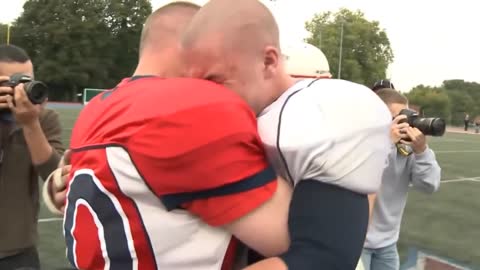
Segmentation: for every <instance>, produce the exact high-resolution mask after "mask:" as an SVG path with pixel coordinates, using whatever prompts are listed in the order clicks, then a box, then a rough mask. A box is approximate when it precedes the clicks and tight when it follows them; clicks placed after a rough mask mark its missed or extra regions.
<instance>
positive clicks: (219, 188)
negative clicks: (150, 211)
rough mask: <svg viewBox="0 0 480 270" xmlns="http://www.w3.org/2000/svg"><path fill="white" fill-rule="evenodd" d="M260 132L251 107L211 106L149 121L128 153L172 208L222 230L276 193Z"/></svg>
mask: <svg viewBox="0 0 480 270" xmlns="http://www.w3.org/2000/svg"><path fill="white" fill-rule="evenodd" d="M256 128H257V126H256V117H255V115H254V114H253V112H252V111H251V110H250V109H249V108H248V106H247V105H246V104H244V103H231V104H226V103H217V104H210V105H208V106H205V107H198V108H192V109H189V110H183V111H180V112H177V113H175V115H169V116H168V117H164V118H158V119H155V120H152V121H149V123H148V125H146V126H145V127H144V128H142V129H141V130H139V131H138V132H137V135H135V137H134V138H132V139H131V140H130V141H131V142H130V143H129V145H130V146H131V149H129V152H130V153H132V160H133V161H134V163H135V165H136V167H137V168H138V169H139V172H140V173H141V174H142V176H143V178H144V180H145V181H146V182H147V184H148V185H149V186H150V188H151V189H152V190H153V191H154V193H155V194H157V196H159V198H160V199H161V201H162V202H163V204H164V205H165V207H166V209H167V210H174V209H179V208H183V209H187V210H188V211H190V212H191V213H193V214H196V215H198V216H200V217H201V218H202V219H203V220H204V221H205V222H207V223H208V224H210V225H213V226H221V225H225V224H228V223H230V222H232V221H234V220H236V219H238V218H240V217H242V216H244V215H246V214H248V213H249V212H251V211H252V210H254V209H255V208H257V207H259V206H260V205H261V204H263V203H264V202H265V201H267V200H268V199H270V197H271V196H272V195H273V194H274V192H275V190H276V183H277V182H276V175H275V173H274V171H273V170H272V168H271V167H270V166H269V164H268V162H267V161H266V157H265V154H264V150H263V147H262V144H261V141H260V139H259V136H258V134H257V129H256Z"/></svg>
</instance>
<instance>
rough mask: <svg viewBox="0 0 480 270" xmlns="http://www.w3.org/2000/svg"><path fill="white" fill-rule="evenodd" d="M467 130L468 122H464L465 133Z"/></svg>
mask: <svg viewBox="0 0 480 270" xmlns="http://www.w3.org/2000/svg"><path fill="white" fill-rule="evenodd" d="M467 130H468V121H465V131H467Z"/></svg>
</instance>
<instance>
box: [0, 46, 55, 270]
mask: <svg viewBox="0 0 480 270" xmlns="http://www.w3.org/2000/svg"><path fill="white" fill-rule="evenodd" d="M46 101H47V88H46V86H45V85H44V84H43V83H41V82H38V81H34V80H33V65H32V62H31V61H30V58H29V56H28V55H27V53H26V52H25V51H24V50H23V49H21V48H19V47H16V46H13V45H0V216H1V217H3V222H0V269H2V270H3V269H5V270H10V269H40V263H39V258H38V253H37V249H36V247H35V245H36V239H37V218H38V210H39V195H38V189H39V187H38V182H39V181H38V177H39V176H40V177H41V178H43V179H47V177H48V176H49V174H50V173H51V172H53V171H54V170H55V169H56V168H57V165H58V163H59V160H60V157H61V154H62V153H63V150H64V148H63V145H62V142H61V128H60V121H59V118H58V114H57V113H56V112H54V111H53V110H50V109H46V108H44V105H45V104H46Z"/></svg>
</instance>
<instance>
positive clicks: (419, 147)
mask: <svg viewBox="0 0 480 270" xmlns="http://www.w3.org/2000/svg"><path fill="white" fill-rule="evenodd" d="M406 132H407V134H406V135H408V137H409V138H410V141H405V140H401V141H400V143H403V144H408V145H410V146H412V149H413V152H414V153H415V154H421V153H423V152H424V151H425V150H426V149H427V139H426V138H425V135H424V134H423V133H422V132H421V131H420V130H419V129H418V128H414V127H408V128H407V129H406Z"/></svg>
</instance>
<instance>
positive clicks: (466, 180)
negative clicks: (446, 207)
mask: <svg viewBox="0 0 480 270" xmlns="http://www.w3.org/2000/svg"><path fill="white" fill-rule="evenodd" d="M479 178H480V176H477V177H465V178H457V179H448V180H443V181H441V182H440V183H441V184H443V183H458V182H480V179H479Z"/></svg>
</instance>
